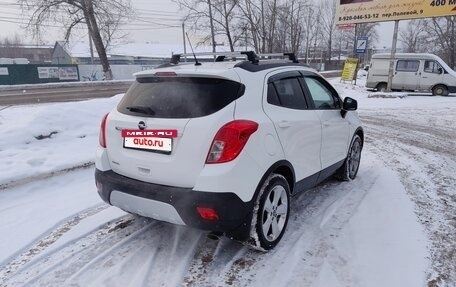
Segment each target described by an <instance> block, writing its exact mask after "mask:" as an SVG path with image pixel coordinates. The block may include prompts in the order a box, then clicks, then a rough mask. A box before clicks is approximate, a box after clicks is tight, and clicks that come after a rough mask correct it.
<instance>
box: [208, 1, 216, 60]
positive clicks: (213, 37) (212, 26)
mask: <svg viewBox="0 0 456 287" xmlns="http://www.w3.org/2000/svg"><path fill="white" fill-rule="evenodd" d="M207 4H209V21H210V24H211V37H212V53H215V45H216V43H215V34H214V20H213V18H212V4H211V0H207ZM214 59H215V56H214Z"/></svg>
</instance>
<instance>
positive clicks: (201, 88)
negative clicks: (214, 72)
mask: <svg viewBox="0 0 456 287" xmlns="http://www.w3.org/2000/svg"><path fill="white" fill-rule="evenodd" d="M240 91H242V89H241V83H238V82H234V81H229V80H222V79H213V78H196V77H188V78H187V77H148V78H138V79H137V80H136V82H135V83H134V84H133V85H132V87H131V88H130V89H129V90H128V92H127V93H126V94H125V96H124V97H123V99H122V100H121V102H120V103H119V105H118V107H117V110H118V111H119V112H121V113H123V114H127V115H136V116H137V115H141V116H144V117H155V118H173V119H177V118H196V117H203V116H207V115H210V114H212V113H215V112H217V111H219V110H221V109H223V108H224V107H226V106H227V105H229V104H230V103H231V102H233V101H234V100H236V99H237V98H239V97H240V96H241V95H240Z"/></svg>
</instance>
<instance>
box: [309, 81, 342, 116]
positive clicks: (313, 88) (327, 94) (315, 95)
mask: <svg viewBox="0 0 456 287" xmlns="http://www.w3.org/2000/svg"><path fill="white" fill-rule="evenodd" d="M304 79H305V82H306V85H307V88H308V89H309V92H310V96H311V97H312V99H313V101H314V103H315V108H317V109H337V108H339V103H338V101H337V100H336V99H335V97H334V96H333V95H332V93H331V91H330V90H329V89H328V88H326V87H325V86H324V85H323V84H322V83H321V82H320V81H318V80H317V79H314V78H310V77H305V78H304Z"/></svg>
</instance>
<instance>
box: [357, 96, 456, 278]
mask: <svg viewBox="0 0 456 287" xmlns="http://www.w3.org/2000/svg"><path fill="white" fill-rule="evenodd" d="M361 119H362V121H363V124H364V126H365V130H366V131H367V133H366V134H367V146H368V147H369V150H371V151H372V152H373V153H374V154H376V155H378V156H379V157H380V158H381V159H382V160H383V161H384V163H385V164H386V165H387V166H389V167H391V168H392V169H393V170H395V171H396V172H397V173H399V174H400V177H401V181H402V183H403V185H404V187H405V189H406V191H407V193H408V194H409V196H410V198H411V199H412V200H413V201H414V203H415V206H416V208H415V212H416V213H417V214H418V217H419V219H420V222H421V223H422V224H423V226H424V227H425V229H426V232H427V234H428V236H429V237H430V239H431V247H430V251H431V260H432V269H433V273H434V276H433V277H432V278H429V286H445V285H443V284H442V282H449V283H450V284H449V285H447V286H454V285H451V284H456V244H455V242H456V232H455V229H456V176H455V175H456V142H455V140H456V130H455V129H454V123H455V122H456V108H455V107H454V106H453V105H449V106H448V107H446V108H441V109H432V108H429V109H424V108H423V109H413V110H410V109H402V110H400V111H399V110H390V111H369V112H366V111H365V112H363V113H361ZM437 283H439V284H441V285H434V284H437Z"/></svg>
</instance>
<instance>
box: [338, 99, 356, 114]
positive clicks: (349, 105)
mask: <svg viewBox="0 0 456 287" xmlns="http://www.w3.org/2000/svg"><path fill="white" fill-rule="evenodd" d="M342 109H343V110H345V111H356V110H357V109H358V102H357V101H356V100H355V99H352V98H350V97H346V98H345V99H344V105H343V106H342Z"/></svg>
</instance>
